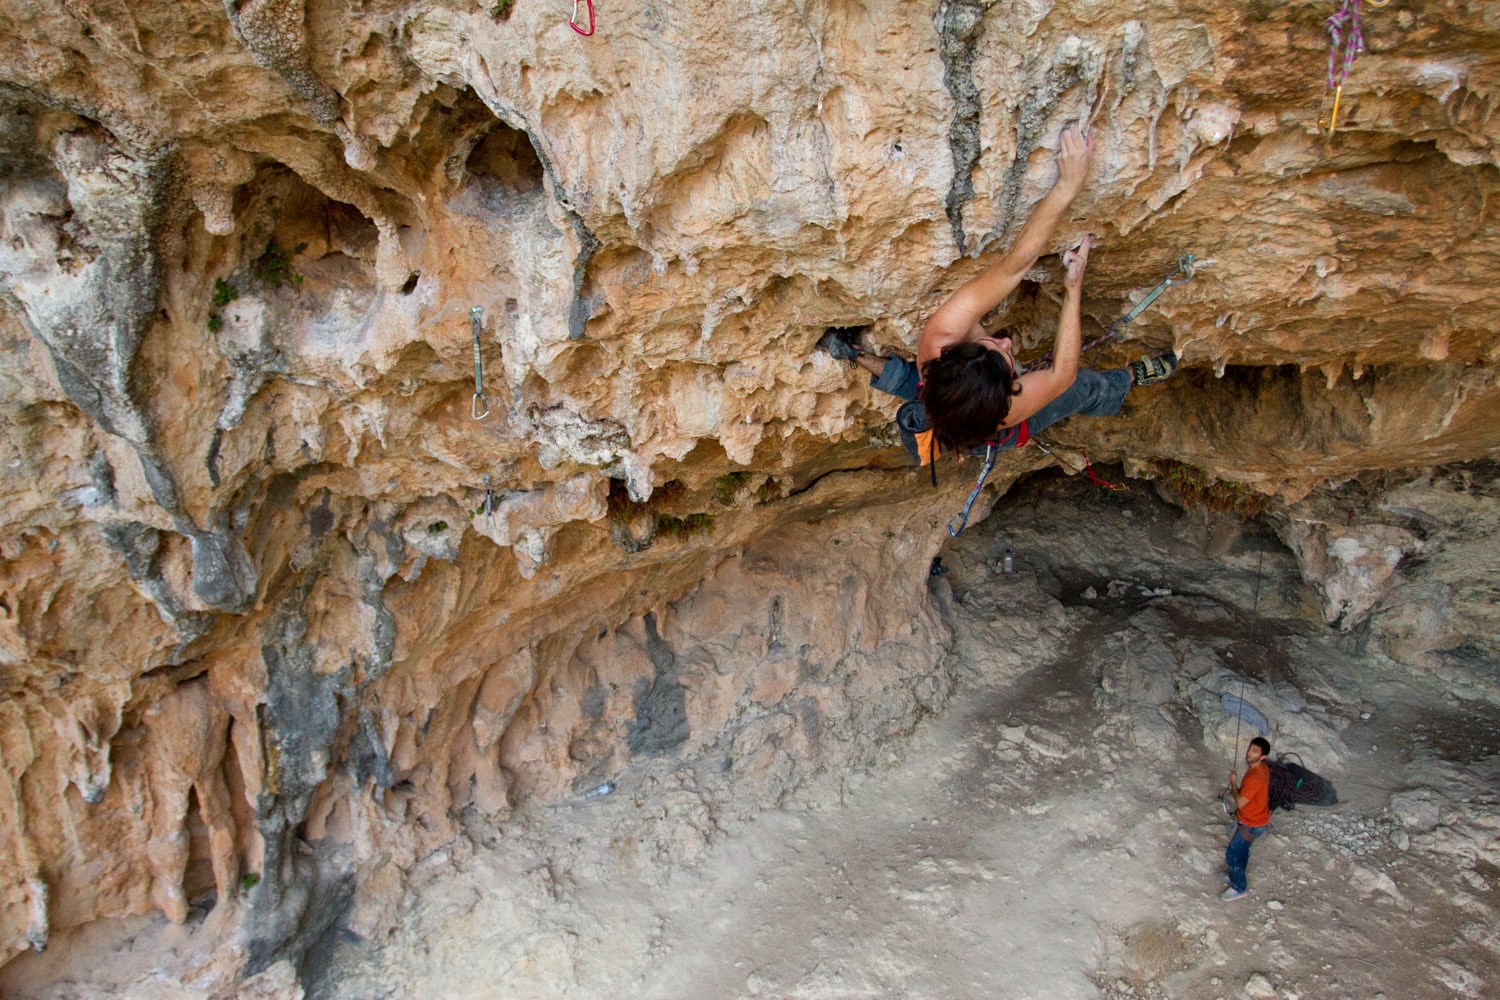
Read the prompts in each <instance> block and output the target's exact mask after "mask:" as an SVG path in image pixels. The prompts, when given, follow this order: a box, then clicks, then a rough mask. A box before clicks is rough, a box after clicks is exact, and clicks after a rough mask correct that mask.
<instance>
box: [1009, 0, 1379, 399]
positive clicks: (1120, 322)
mask: <svg viewBox="0 0 1500 1000" xmlns="http://www.w3.org/2000/svg"><path fill="white" fill-rule="evenodd" d="M1353 2H1355V3H1358V2H1359V0H1353ZM1197 268H1198V258H1197V257H1196V256H1194V255H1193V254H1190V253H1185V254H1183V255H1182V256H1181V257H1178V258H1177V266H1176V267H1174V268H1172V270H1170V271H1168V272H1167V276H1166V277H1165V278H1163V279H1161V282H1160V283H1159V284H1157V286H1156V287H1155V288H1153V289H1151V291H1149V292H1147V293H1146V296H1145V298H1143V299H1141V301H1139V302H1137V303H1136V304H1135V306H1134V307H1133V308H1132V309H1131V310H1130V311H1129V312H1127V313H1126V314H1125V315H1124V316H1121V317H1120V318H1119V319H1117V320H1115V321H1114V322H1113V323H1111V324H1110V325H1109V329H1108V330H1106V331H1104V333H1103V334H1102V335H1101V336H1098V337H1095V338H1094V339H1093V340H1091V341H1089V342H1088V343H1087V344H1084V345H1083V349H1082V350H1081V351H1079V352H1078V356H1079V357H1080V358H1082V357H1083V355H1085V354H1087V353H1088V352H1090V351H1092V350H1095V349H1096V348H1098V347H1100V346H1101V345H1103V344H1105V343H1106V342H1108V341H1111V340H1114V339H1115V338H1117V337H1119V336H1120V333H1121V332H1122V331H1123V330H1124V329H1125V328H1126V327H1127V326H1129V325H1130V324H1131V323H1134V322H1135V321H1136V318H1137V317H1139V316H1140V314H1141V313H1143V312H1145V311H1146V310H1147V309H1149V308H1151V303H1153V302H1155V301H1156V300H1157V299H1159V298H1161V296H1162V293H1163V292H1165V291H1166V290H1167V289H1168V288H1171V287H1172V286H1173V285H1181V284H1185V283H1187V282H1189V281H1192V280H1193V277H1194V275H1195V274H1196V272H1197ZM1051 367H1052V352H1051V351H1048V352H1047V353H1046V354H1044V355H1042V356H1041V357H1040V358H1038V359H1037V360H1036V361H1033V362H1032V363H1031V364H1029V365H1027V366H1026V368H1025V370H1026V371H1028V372H1034V371H1040V370H1041V369H1043V368H1051Z"/></svg>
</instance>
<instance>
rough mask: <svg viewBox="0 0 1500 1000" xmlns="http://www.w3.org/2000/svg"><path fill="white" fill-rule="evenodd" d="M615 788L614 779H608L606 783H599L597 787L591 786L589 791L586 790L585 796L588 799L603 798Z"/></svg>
mask: <svg viewBox="0 0 1500 1000" xmlns="http://www.w3.org/2000/svg"><path fill="white" fill-rule="evenodd" d="M614 790H615V783H614V782H613V781H606V782H605V783H604V784H602V785H599V786H598V787H596V788H590V789H589V790H588V791H586V792H584V793H583V797H584V798H586V799H602V798H604V796H606V795H608V794H609V793H610V792H612V791H614Z"/></svg>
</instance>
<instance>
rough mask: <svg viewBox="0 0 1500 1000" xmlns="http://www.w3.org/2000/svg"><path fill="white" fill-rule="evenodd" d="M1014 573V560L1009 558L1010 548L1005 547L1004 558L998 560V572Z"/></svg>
mask: <svg viewBox="0 0 1500 1000" xmlns="http://www.w3.org/2000/svg"><path fill="white" fill-rule="evenodd" d="M1015 571H1016V563H1015V560H1014V559H1012V558H1011V554H1010V546H1009V545H1007V546H1006V547H1005V556H1004V557H1003V558H1002V559H1001V560H1000V572H1002V573H1014V572H1015Z"/></svg>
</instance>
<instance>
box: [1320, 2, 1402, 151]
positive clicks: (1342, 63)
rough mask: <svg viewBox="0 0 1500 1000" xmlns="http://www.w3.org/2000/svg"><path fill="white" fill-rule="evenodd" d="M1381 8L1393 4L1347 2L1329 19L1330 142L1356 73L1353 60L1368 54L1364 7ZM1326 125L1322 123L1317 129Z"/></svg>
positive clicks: (1328, 122)
mask: <svg viewBox="0 0 1500 1000" xmlns="http://www.w3.org/2000/svg"><path fill="white" fill-rule="evenodd" d="M1362 2H1363V3H1368V4H1369V5H1370V6H1371V7H1375V8H1377V9H1378V8H1380V7H1384V6H1385V5H1386V4H1388V3H1390V0H1344V2H1343V5H1342V6H1341V7H1339V9H1338V10H1337V11H1336V12H1334V14H1333V15H1332V16H1330V17H1329V18H1328V20H1327V22H1326V24H1327V25H1328V89H1329V90H1331V91H1333V111H1332V113H1331V114H1329V116H1328V121H1327V124H1328V138H1329V139H1332V138H1333V133H1334V131H1335V130H1336V129H1337V128H1338V126H1339V104H1340V103H1341V102H1342V101H1343V99H1344V83H1345V82H1346V81H1347V80H1348V79H1349V72H1350V71H1351V70H1352V69H1354V60H1355V59H1356V58H1357V57H1358V56H1359V54H1360V53H1361V52H1363V51H1365V33H1364V30H1363V29H1362V28H1361V27H1360V23H1359V12H1360V5H1361V3H1362ZM1323 124H1324V122H1323V120H1322V119H1319V121H1318V126H1319V127H1320V128H1321V127H1322V125H1323Z"/></svg>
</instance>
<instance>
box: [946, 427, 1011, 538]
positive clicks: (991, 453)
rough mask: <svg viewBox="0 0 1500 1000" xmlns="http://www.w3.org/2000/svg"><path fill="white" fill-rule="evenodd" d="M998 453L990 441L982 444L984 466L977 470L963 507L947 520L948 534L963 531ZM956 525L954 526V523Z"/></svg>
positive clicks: (956, 535)
mask: <svg viewBox="0 0 1500 1000" xmlns="http://www.w3.org/2000/svg"><path fill="white" fill-rule="evenodd" d="M999 454H1000V449H999V448H998V447H996V446H995V443H994V442H993V441H992V442H990V443H989V444H987V445H985V446H984V467H983V468H981V469H980V470H979V478H978V479H977V480H976V481H975V483H974V488H973V489H972V490H970V491H969V500H968V502H967V503H965V504H964V509H963V510H961V511H959V512H958V513H957V514H954V515H953V518H952V519H951V520H950V521H949V522H948V535H949V537H951V538H957V537H958V536H959V535H962V534H963V533H964V529H965V528H967V527H968V526H969V511H971V510H973V509H974V501H976V500H978V499H979V491H980V490H982V489H984V481H985V480H986V479H988V478H990V473H991V472H993V471H994V470H995V458H996V456H998V455H999ZM955 524H956V525H958V527H956V528H955V527H954V525H955Z"/></svg>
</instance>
